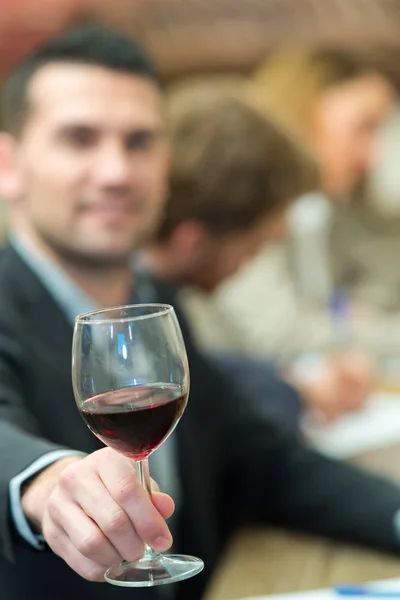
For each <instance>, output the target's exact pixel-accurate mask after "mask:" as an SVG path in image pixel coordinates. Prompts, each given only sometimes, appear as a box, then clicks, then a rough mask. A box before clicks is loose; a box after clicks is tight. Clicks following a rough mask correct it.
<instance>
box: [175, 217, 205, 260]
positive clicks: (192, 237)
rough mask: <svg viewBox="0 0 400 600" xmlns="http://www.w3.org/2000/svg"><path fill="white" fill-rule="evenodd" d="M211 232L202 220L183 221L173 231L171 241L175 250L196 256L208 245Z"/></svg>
mask: <svg viewBox="0 0 400 600" xmlns="http://www.w3.org/2000/svg"><path fill="white" fill-rule="evenodd" d="M209 237H210V234H209V232H208V230H207V227H205V225H204V224H203V223H201V221H196V220H195V219H191V220H187V221H182V222H181V223H179V225H177V226H176V227H175V229H174V231H173V232H172V235H171V237H170V242H171V243H172V245H173V248H174V250H175V251H178V252H179V253H182V255H187V256H190V257H192V258H193V259H194V258H196V257H197V256H198V255H199V254H200V252H201V251H202V250H203V249H204V248H206V247H207V246H208V243H209Z"/></svg>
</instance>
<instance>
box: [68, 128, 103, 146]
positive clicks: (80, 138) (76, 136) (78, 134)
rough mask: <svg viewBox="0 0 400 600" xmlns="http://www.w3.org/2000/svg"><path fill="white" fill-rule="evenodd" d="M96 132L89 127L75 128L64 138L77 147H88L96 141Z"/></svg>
mask: <svg viewBox="0 0 400 600" xmlns="http://www.w3.org/2000/svg"><path fill="white" fill-rule="evenodd" d="M95 138H96V136H95V134H94V132H93V131H90V130H88V129H74V130H71V131H68V132H66V133H65V135H64V139H65V140H66V141H67V143H69V144H70V145H71V146H74V147H75V148H88V147H90V146H92V145H93V143H94V141H95Z"/></svg>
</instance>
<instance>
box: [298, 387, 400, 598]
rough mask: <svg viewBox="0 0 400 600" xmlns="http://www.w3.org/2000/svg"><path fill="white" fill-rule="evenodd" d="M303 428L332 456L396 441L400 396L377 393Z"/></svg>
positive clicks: (313, 442) (399, 439)
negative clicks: (333, 419) (357, 405)
mask: <svg viewBox="0 0 400 600" xmlns="http://www.w3.org/2000/svg"><path fill="white" fill-rule="evenodd" d="M303 431H304V434H305V436H306V439H307V440H308V441H309V443H310V444H311V445H312V446H313V447H315V448H316V449H318V450H319V451H320V452H322V453H324V454H326V455H328V456H331V457H334V458H351V457H352V456H356V455H357V454H360V453H362V452H367V451H369V450H374V449H375V448H379V447H383V446H387V445H390V444H395V443H398V442H400V396H399V395H397V394H386V393H385V394H377V395H375V396H373V397H372V398H371V399H370V400H369V402H368V403H367V405H366V406H365V408H364V409H363V410H361V411H359V412H356V413H353V414H349V415H346V416H344V417H342V418H340V419H339V420H338V421H336V422H334V423H332V424H329V425H325V426H316V425H315V424H314V425H312V424H311V422H309V421H305V423H304V426H303ZM288 600H290V599H288Z"/></svg>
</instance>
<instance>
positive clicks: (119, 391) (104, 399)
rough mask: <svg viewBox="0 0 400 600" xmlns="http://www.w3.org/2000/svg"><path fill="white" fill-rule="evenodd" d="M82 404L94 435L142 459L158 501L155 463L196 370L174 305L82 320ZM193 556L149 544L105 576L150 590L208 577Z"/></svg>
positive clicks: (78, 366) (77, 391)
mask: <svg viewBox="0 0 400 600" xmlns="http://www.w3.org/2000/svg"><path fill="white" fill-rule="evenodd" d="M72 380H73V388H74V395H75V399H76V403H77V405H78V408H79V410H80V412H81V415H82V417H83V419H84V420H85V422H86V424H87V425H88V427H89V429H90V430H91V431H92V432H93V433H94V434H95V435H96V436H97V437H98V438H99V439H100V440H101V441H102V442H104V443H105V444H106V445H107V446H109V447H110V448H113V449H114V450H116V451H117V452H119V453H121V454H123V455H124V456H128V457H129V458H132V459H133V460H134V461H136V465H137V471H138V475H139V479H140V481H141V483H142V485H143V486H144V488H145V489H146V490H147V492H148V493H149V494H150V495H151V489H150V475H149V468H148V457H149V456H150V454H152V453H153V452H154V451H155V450H156V449H157V448H158V447H159V446H160V445H161V444H162V443H163V442H164V441H165V440H166V439H167V437H168V436H169V435H170V434H171V433H172V431H173V430H174V428H175V426H176V425H177V423H178V421H179V419H180V418H181V416H182V414H183V411H184V409H185V406H186V403H187V398H188V393H189V367H188V362H187V356H186V349H185V344H184V341H183V338H182V333H181V330H180V327H179V324H178V320H177V318H176V315H175V311H174V309H173V307H172V306H169V305H164V304H141V305H131V306H120V307H115V308H109V309H105V310H99V311H95V312H91V313H86V314H83V315H79V316H78V317H77V318H76V322H75V329H74V338H73V348H72ZM203 567H204V563H203V561H202V560H200V559H199V558H195V557H193V556H184V555H174V554H170V555H168V554H159V553H157V552H155V551H154V550H153V549H152V548H150V546H148V545H147V544H145V547H144V554H143V557H142V558H141V559H140V560H138V561H136V562H133V563H131V562H127V561H124V562H122V563H121V564H120V565H114V566H112V567H110V568H109V569H108V570H107V571H106V573H105V576H104V577H105V579H106V581H108V582H109V583H112V584H114V585H119V586H127V587H143V586H145V587H147V586H154V585H162V584H166V583H173V582H175V581H180V580H182V579H187V578H189V577H192V576H193V575H196V574H197V573H200V571H201V570H202V569H203Z"/></svg>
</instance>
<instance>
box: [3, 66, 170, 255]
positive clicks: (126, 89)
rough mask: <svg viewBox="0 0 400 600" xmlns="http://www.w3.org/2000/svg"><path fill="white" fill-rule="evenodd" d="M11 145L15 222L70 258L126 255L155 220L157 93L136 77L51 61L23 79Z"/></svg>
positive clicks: (165, 161)
mask: <svg viewBox="0 0 400 600" xmlns="http://www.w3.org/2000/svg"><path fill="white" fill-rule="evenodd" d="M29 104H30V113H29V116H28V119H27V122H26V124H25V126H24V129H23V132H22V134H21V138H20V139H19V140H18V143H17V147H16V161H15V167H14V168H15V169H17V175H18V181H19V190H20V193H19V198H18V202H17V203H16V214H17V219H16V222H17V224H18V222H19V223H21V225H22V227H25V228H26V229H28V231H30V232H31V233H32V234H33V235H34V236H35V238H36V240H37V241H39V242H40V243H41V244H42V245H44V246H45V247H46V248H47V249H50V250H51V251H52V252H55V253H56V254H58V255H59V256H61V257H64V258H68V259H69V260H74V261H76V262H88V263H93V264H103V263H104V264H113V263H119V262H124V261H126V259H127V257H128V256H129V255H130V253H131V251H132V249H133V248H135V247H136V246H137V245H138V244H140V243H141V242H142V240H143V239H146V238H147V237H148V235H149V234H150V233H151V232H152V231H153V229H154V227H155V226H156V224H157V222H158V219H159V216H160V212H161V209H162V206H163V203H164V200H165V196H166V186H167V172H168V166H169V149H168V143H167V140H166V137H165V132H164V125H163V120H162V106H161V104H162V98H161V94H160V92H159V91H158V89H157V87H156V86H155V85H154V84H153V83H152V82H151V81H150V80H147V79H145V78H143V77H139V76H137V77H136V76H132V75H130V74H127V73H123V72H117V71H112V70H109V69H106V68H102V67H97V66H89V65H88V66H86V65H73V64H56V63H54V64H51V65H48V66H46V67H44V68H42V69H41V70H40V71H39V72H38V73H37V74H36V75H35V77H34V78H33V80H32V83H31V86H30V90H29Z"/></svg>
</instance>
